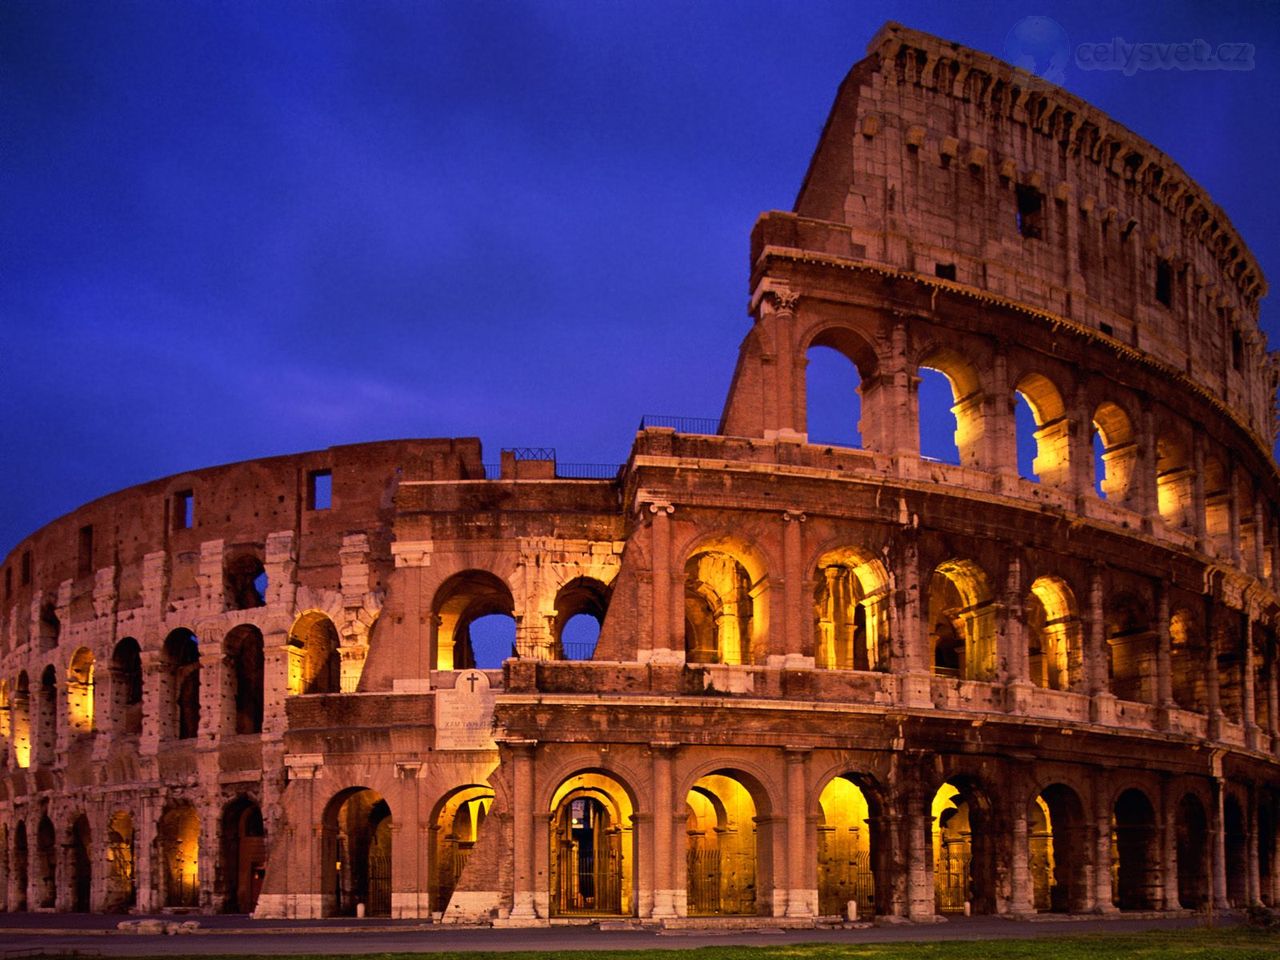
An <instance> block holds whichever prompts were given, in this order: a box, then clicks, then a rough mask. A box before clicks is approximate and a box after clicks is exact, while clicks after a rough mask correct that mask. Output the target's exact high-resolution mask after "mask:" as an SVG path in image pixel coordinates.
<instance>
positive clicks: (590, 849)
mask: <svg viewBox="0 0 1280 960" xmlns="http://www.w3.org/2000/svg"><path fill="white" fill-rule="evenodd" d="M550 814H551V832H550V861H549V863H550V880H551V890H550V897H551V900H550V903H551V915H552V916H580V915H595V916H599V915H614V916H630V915H631V914H632V913H633V912H634V909H635V904H634V890H635V871H636V856H635V830H634V823H633V816H634V814H635V803H634V799H633V793H632V791H631V789H630V788H629V787H628V786H626V785H625V784H623V783H622V782H620V781H619V780H618V779H617V778H616V777H615V776H614V775H613V773H612V772H606V771H601V770H586V771H582V772H580V773H576V774H574V775H573V776H571V777H569V778H567V779H565V780H564V781H562V782H561V784H560V786H559V787H557V788H556V792H555V794H554V795H553V796H552V798H551V804H550Z"/></svg>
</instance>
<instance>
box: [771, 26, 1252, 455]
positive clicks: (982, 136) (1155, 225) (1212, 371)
mask: <svg viewBox="0 0 1280 960" xmlns="http://www.w3.org/2000/svg"><path fill="white" fill-rule="evenodd" d="M868 53H869V56H868V57H867V58H866V59H865V60H863V61H861V62H860V63H858V64H857V65H856V66H855V67H854V68H853V69H852V70H851V71H850V73H849V75H848V76H847V77H846V78H845V80H844V83H843V84H842V85H841V87H840V90H839V93H838V94H837V96H836V101H835V104H834V106H833V107H832V111H831V115H830V117H829V119H828V121H827V125H826V128H825V130H824V132H823V136H822V139H821V141H820V143H819V145H818V148H817V150H816V151H815V153H814V156H813V159H812V161H811V164H810V168H809V171H808V174H807V175H806V177H805V180H804V183H803V185H802V187H801V189H800V193H799V196H798V198H797V200H796V206H795V212H796V213H797V214H798V215H799V216H801V217H803V218H812V219H817V220H824V221H832V222H836V223H841V224H845V225H847V226H848V228H849V240H850V246H851V251H852V256H853V258H854V259H863V260H867V261H871V262H875V263H882V264H886V265H889V266H892V267H894V268H897V269H901V270H906V271H912V272H915V273H919V274H925V275H928V276H930V277H941V278H943V279H947V280H954V281H955V282H957V283H959V284H962V285H966V286H971V287H977V288H980V289H984V290H988V291H990V292H992V293H994V294H997V295H1000V296H1002V297H1008V298H1011V299H1014V300H1017V301H1021V302H1024V303H1026V304H1028V305H1030V306H1033V307H1037V308H1039V309H1041V310H1045V311H1048V312H1051V313H1054V314H1058V315H1061V316H1065V317H1069V318H1071V319H1073V320H1076V321H1078V322H1081V323H1083V324H1085V325H1086V326H1088V327H1090V328H1092V329H1094V330H1097V331H1098V332H1099V333H1100V334H1102V335H1104V336H1106V337H1110V338H1113V339H1115V340H1118V341H1120V342H1122V343H1124V344H1126V345H1128V346H1130V347H1134V348H1137V349H1139V350H1141V351H1143V352H1146V353H1148V354H1150V355H1152V356H1153V357H1155V358H1156V359H1158V360H1160V361H1162V362H1163V363H1166V364H1168V365H1170V366H1171V367H1174V368H1176V369H1177V370H1179V371H1184V372H1186V373H1187V374H1188V375H1189V376H1191V377H1192V378H1193V379H1195V380H1196V381H1197V382H1198V383H1200V384H1201V385H1203V386H1204V387H1205V388H1206V389H1207V390H1208V391H1209V392H1210V393H1211V394H1213V395H1214V396H1215V397H1217V398H1220V399H1221V400H1223V401H1224V402H1226V403H1227V404H1228V405H1230V406H1231V407H1233V408H1234V409H1235V410H1236V411H1238V413H1239V414H1240V415H1241V417H1242V419H1243V420H1245V421H1246V422H1248V423H1249V424H1250V425H1251V426H1252V427H1253V429H1254V430H1255V431H1256V433H1257V434H1258V435H1260V436H1263V437H1270V436H1272V434H1273V427H1272V421H1273V408H1272V397H1273V394H1274V385H1275V381H1274V372H1273V369H1272V367H1271V364H1270V359H1269V357H1268V355H1267V352H1266V342H1265V338H1264V337H1263V335H1262V334H1261V333H1260V331H1259V328H1258V322H1257V317H1258V301H1259V299H1260V298H1261V297H1262V296H1264V295H1265V293H1266V289H1267V288H1266V283H1265V281H1264V279H1263V276H1262V273H1261V271H1260V270H1259V268H1258V265H1257V263H1256V262H1255V260H1254V259H1253V256H1252V255H1251V254H1250V252H1249V251H1248V249H1247V248H1246V247H1245V245H1244V243H1243V241H1242V240H1241V239H1240V238H1239V236H1238V235H1237V234H1236V232H1235V230H1234V228H1233V227H1232V226H1231V223H1230V221H1229V220H1228V219H1227V216H1226V214H1224V213H1223V212H1222V211H1221V210H1220V209H1219V208H1218V207H1217V206H1215V205H1214V204H1213V203H1212V202H1211V201H1210V200H1209V198H1208V197H1207V196H1206V195H1205V193H1204V192H1203V191H1202V190H1201V189H1200V187H1198V186H1197V185H1196V184H1195V183H1194V182H1192V181H1191V179H1190V178H1189V177H1188V176H1187V175H1186V174H1185V173H1184V172H1183V171H1182V170H1181V169H1180V168H1179V167H1178V166H1177V164H1175V163H1174V162H1173V161H1172V160H1170V159H1169V158H1168V157H1167V156H1165V155H1164V154H1163V153H1161V152H1160V151H1159V150H1157V149H1156V148H1155V147H1153V146H1151V145H1150V144H1148V143H1146V142H1145V141H1143V140H1141V139H1140V138H1138V137H1137V136H1135V135H1134V134H1133V133H1131V132H1130V131H1128V130H1126V129H1125V128H1124V127H1122V126H1120V125H1119V124H1117V123H1115V122H1114V121H1112V120H1111V119H1109V118H1108V117H1106V116H1105V115H1104V114H1102V113H1101V112H1099V111H1098V110H1096V109H1095V108H1093V107H1091V106H1090V105H1089V104H1087V103H1085V102H1084V101H1082V100H1080V99H1079V98H1077V97H1074V96H1072V95H1071V94H1069V93H1067V92H1066V91H1064V90H1062V89H1060V88H1058V87H1055V86H1053V85H1051V84H1049V83H1047V82H1045V81H1043V80H1040V79H1039V78H1036V77H1033V76H1031V75H1030V74H1027V73H1025V72H1023V71H1021V70H1017V69H1015V68H1013V67H1011V66H1009V65H1008V64H1006V63H1003V62H1001V61H999V60H997V59H995V58H994V57H990V56H988V55H986V54H982V53H978V52H976V51H973V50H968V49H965V48H963V47H961V46H959V45H957V44H955V43H950V42H948V41H945V40H942V39H939V38H937V37H933V36H930V35H928V34H924V33H919V32H917V31H914V30H908V29H906V28H904V27H902V26H900V25H898V24H887V25H886V26H885V27H883V28H882V29H881V30H880V32H879V33H878V34H877V35H876V37H875V38H874V39H873V40H872V42H871V44H870V46H869V48H868ZM757 253H758V251H757Z"/></svg>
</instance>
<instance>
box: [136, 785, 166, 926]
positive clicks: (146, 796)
mask: <svg viewBox="0 0 1280 960" xmlns="http://www.w3.org/2000/svg"><path fill="white" fill-rule="evenodd" d="M160 809H161V803H160V796H159V794H158V793H156V791H154V790H148V791H146V792H144V793H143V794H142V795H141V796H139V797H138V817H137V819H136V820H135V821H134V824H133V882H134V889H135V891H136V893H137V910H138V912H139V913H153V912H155V911H156V910H158V909H159V908H160V907H161V906H163V904H161V903H160V900H159V898H158V897H157V896H156V889H155V887H156V879H157V878H156V876H155V866H156V864H155V846H156V827H157V825H158V823H159V820H160Z"/></svg>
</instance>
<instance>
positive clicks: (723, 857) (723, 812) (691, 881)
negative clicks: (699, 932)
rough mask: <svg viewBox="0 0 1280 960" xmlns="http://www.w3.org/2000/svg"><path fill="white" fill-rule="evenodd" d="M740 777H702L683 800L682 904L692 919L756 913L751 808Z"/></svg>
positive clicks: (751, 801)
mask: <svg viewBox="0 0 1280 960" xmlns="http://www.w3.org/2000/svg"><path fill="white" fill-rule="evenodd" d="M739 777H740V774H737V773H736V772H734V771H722V772H719V773H713V774H709V775H707V776H705V777H701V778H700V779H699V780H698V781H697V782H696V783H694V785H693V788H692V789H691V790H690V791H689V793H688V795H687V796H686V797H685V811H686V820H685V822H686V837H687V840H688V846H687V849H686V855H685V870H686V874H685V876H686V904H687V912H688V915H689V916H691V917H710V916H748V915H753V914H755V913H757V912H758V904H757V898H756V886H757V871H758V867H759V863H758V858H757V835H756V802H755V798H754V797H753V796H752V794H751V791H750V790H748V789H747V787H746V786H745V785H744V783H743V782H742V780H741V779H739Z"/></svg>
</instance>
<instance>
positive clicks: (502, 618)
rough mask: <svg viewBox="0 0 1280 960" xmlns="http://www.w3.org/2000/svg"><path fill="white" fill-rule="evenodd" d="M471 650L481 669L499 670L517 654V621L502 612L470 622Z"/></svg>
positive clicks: (476, 663) (476, 664)
mask: <svg viewBox="0 0 1280 960" xmlns="http://www.w3.org/2000/svg"><path fill="white" fill-rule="evenodd" d="M470 635H471V650H472V652H473V654H474V656H475V666H476V667H477V669H480V670H497V669H499V668H500V667H501V666H502V661H503V660H506V659H507V658H508V657H514V656H515V655H516V621H515V619H514V618H513V617H510V616H507V615H506V614H502V613H491V614H487V615H486V616H483V617H476V619H474V620H472V621H471V624H470Z"/></svg>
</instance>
